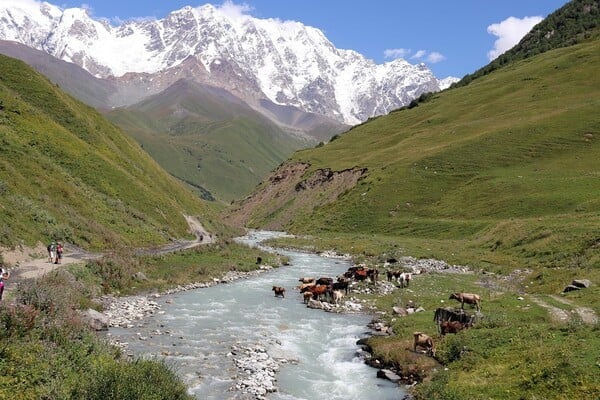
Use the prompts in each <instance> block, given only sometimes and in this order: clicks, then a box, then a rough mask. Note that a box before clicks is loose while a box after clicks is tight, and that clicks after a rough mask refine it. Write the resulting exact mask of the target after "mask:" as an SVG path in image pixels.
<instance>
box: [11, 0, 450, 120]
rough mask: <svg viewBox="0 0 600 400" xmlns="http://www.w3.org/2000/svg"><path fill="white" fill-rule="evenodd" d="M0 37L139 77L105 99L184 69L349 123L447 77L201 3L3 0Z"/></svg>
mask: <svg viewBox="0 0 600 400" xmlns="http://www.w3.org/2000/svg"><path fill="white" fill-rule="evenodd" d="M0 39H1V40H11V41H16V42H19V43H22V44H24V45H26V46H29V47H32V48H35V49H38V50H41V51H44V52H46V53H48V54H50V55H52V56H54V57H57V58H59V59H62V60H65V61H69V62H72V63H75V64H78V65H79V66H81V67H83V68H84V69H86V70H87V71H89V72H90V73H91V74H93V75H95V76H96V77H100V78H107V79H112V80H115V81H117V82H123V83H124V84H125V83H126V84H128V85H132V82H138V83H139V82H143V84H144V85H145V86H144V90H138V91H137V92H138V93H136V94H135V95H131V96H129V97H127V96H123V97H122V98H120V99H114V105H126V104H128V103H130V102H133V101H138V100H140V99H141V97H142V96H143V94H140V93H147V94H154V93H156V92H157V91H158V90H162V89H164V88H165V87H166V86H168V85H169V84H171V83H173V82H174V81H176V80H177V79H178V78H179V77H181V76H186V77H189V76H193V77H194V78H195V79H196V80H198V81H200V82H202V83H207V84H211V85H215V86H219V87H223V88H225V89H227V90H229V91H230V92H232V93H234V94H236V95H237V96H239V97H240V98H242V99H243V100H245V101H247V102H248V104H250V105H252V106H258V105H259V104H261V102H263V101H265V100H268V101H269V102H272V103H275V104H277V105H282V106H294V107H298V108H299V109H301V110H304V111H306V112H310V113H316V114H321V115H325V116H328V117H330V118H333V119H336V120H338V121H341V122H344V123H347V124H356V123H359V122H362V121H364V120H366V119H367V118H369V117H372V116H376V115H381V114H385V113H387V112H389V111H391V110H393V109H396V108H399V107H401V106H403V105H406V104H408V103H409V102H410V101H411V100H412V99H413V98H415V97H418V96H419V95H420V94H422V93H424V92H434V91H439V90H441V89H443V88H445V87H447V86H448V85H449V83H452V81H446V80H443V81H440V80H438V79H436V77H435V76H434V75H433V73H432V72H431V70H429V69H428V68H427V67H426V66H425V65H424V64H418V65H412V64H410V63H408V62H407V61H405V60H403V59H397V60H394V61H392V62H389V63H385V64H376V63H375V62H373V61H372V60H369V59H366V58H365V57H363V56H362V55H361V54H359V53H357V52H355V51H352V50H341V49H337V48H335V46H334V45H333V44H332V43H331V42H330V41H329V40H327V38H326V37H325V36H324V34H323V33H322V32H321V31H320V30H318V29H316V28H312V27H308V26H305V25H303V24H301V23H299V22H292V21H280V20H275V19H257V18H253V17H250V16H247V15H241V14H236V15H233V14H231V13H227V12H225V11H224V9H222V8H216V7H214V6H212V5H209V4H207V5H204V6H201V7H197V8H193V7H184V8H182V9H180V10H177V11H173V12H172V13H171V14H169V15H168V16H167V17H165V18H164V19H159V20H137V21H134V20H132V21H128V22H125V23H122V24H120V25H118V26H113V25H111V24H110V23H109V22H108V21H105V20H96V19H93V18H91V17H90V16H89V15H88V13H87V12H86V10H84V9H80V8H70V9H64V10H63V9H61V8H59V7H57V6H54V5H52V4H49V3H46V2H44V3H38V2H36V1H33V0H27V1H21V0H5V1H3V2H2V4H0ZM130 92H132V91H131V90H130ZM130 94H131V93H130Z"/></svg>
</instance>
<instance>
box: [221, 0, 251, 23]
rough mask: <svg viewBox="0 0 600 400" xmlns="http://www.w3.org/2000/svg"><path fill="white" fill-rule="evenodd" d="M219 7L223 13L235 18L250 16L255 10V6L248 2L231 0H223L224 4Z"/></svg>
mask: <svg viewBox="0 0 600 400" xmlns="http://www.w3.org/2000/svg"><path fill="white" fill-rule="evenodd" d="M217 8H218V9H219V10H220V11H221V12H222V13H223V14H225V15H227V16H228V17H229V18H231V19H233V20H240V19H246V18H248V17H249V16H250V15H249V13H250V11H252V10H253V8H252V7H251V6H249V5H248V4H246V3H242V4H235V3H234V2H233V1H231V0H226V1H225V2H223V4H221V6H219V7H217Z"/></svg>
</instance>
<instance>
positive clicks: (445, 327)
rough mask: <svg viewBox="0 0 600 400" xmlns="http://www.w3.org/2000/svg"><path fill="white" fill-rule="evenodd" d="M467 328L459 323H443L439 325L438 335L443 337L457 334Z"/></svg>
mask: <svg viewBox="0 0 600 400" xmlns="http://www.w3.org/2000/svg"><path fill="white" fill-rule="evenodd" d="M466 327H467V325H466V324H463V323H462V322H460V321H443V322H442V323H441V324H440V335H442V336H444V335H446V334H447V333H458V332H460V331H462V330H463V329H465V328H466Z"/></svg>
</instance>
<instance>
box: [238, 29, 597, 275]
mask: <svg viewBox="0 0 600 400" xmlns="http://www.w3.org/2000/svg"><path fill="white" fill-rule="evenodd" d="M594 37H598V35H594ZM598 70H600V41H599V40H588V41H587V42H584V43H581V44H578V45H575V46H571V47H563V48H559V49H556V50H552V51H548V52H545V53H543V54H539V55H536V56H532V57H529V58H527V59H524V60H521V61H518V62H515V63H513V64H510V65H506V66H504V67H503V68H501V69H498V70H496V71H494V72H493V73H489V74H487V75H485V76H482V77H480V78H479V79H477V80H473V81H472V82H471V83H470V84H469V85H468V86H463V87H459V88H454V89H450V90H447V91H444V92H442V93H438V94H435V95H432V96H429V97H428V99H427V100H426V101H422V102H420V103H418V105H417V106H416V107H412V108H410V109H403V110H399V111H396V112H392V113H391V114H389V115H387V116H384V117H380V118H376V119H372V120H370V121H368V122H366V123H364V124H362V125H360V126H357V127H355V128H353V129H351V130H350V131H348V132H347V133H345V134H343V135H341V136H340V137H339V138H338V139H337V140H334V141H332V142H330V143H329V144H327V145H326V146H323V147H319V148H315V149H310V150H306V151H300V152H298V153H296V154H295V155H294V157H293V158H292V159H291V160H290V161H289V162H288V163H287V164H286V165H285V166H283V167H282V168H281V169H280V170H279V171H277V172H276V173H275V174H274V177H277V179H275V178H274V177H272V178H271V179H270V180H269V181H268V182H265V183H264V184H263V185H262V186H261V188H260V190H259V191H257V192H256V193H254V194H253V195H252V196H249V197H248V198H246V199H244V200H243V201H242V202H240V203H239V204H237V205H236V206H235V207H234V208H233V209H232V210H231V213H230V215H229V218H230V219H231V220H232V221H236V222H238V223H245V224H247V225H250V226H254V227H261V226H263V227H264V226H266V227H269V228H275V229H286V230H289V231H292V232H313V233H317V234H318V235H320V236H321V237H326V236H333V235H336V234H337V233H340V232H343V233H344V234H351V235H354V236H359V235H361V237H378V238H379V239H375V241H379V242H380V244H381V246H384V245H383V242H384V241H385V240H383V239H382V238H383V237H387V238H394V239H386V240H387V241H388V242H395V243H400V244H401V246H403V247H407V248H408V249H409V254H413V255H417V256H432V257H437V258H442V259H447V260H449V261H453V262H462V263H468V264H470V265H474V266H482V267H494V266H499V267H500V266H511V267H516V266H524V265H547V266H565V265H567V266H569V265H575V266H591V265H596V266H598V265H600V251H599V249H600V196H599V194H600V179H599V178H600V176H599V172H600V168H599V164H598V160H599V159H600V144H599V140H600V113H598V110H599V109H600V75H599V74H598ZM295 163H306V164H309V165H310V167H309V168H308V170H307V171H306V172H304V171H303V170H302V171H301V173H298V174H297V175H296V176H293V177H290V176H288V177H287V178H286V179H281V174H282V171H284V170H286V168H288V169H290V168H291V166H292V165H294V164H295ZM353 168H354V169H355V170H359V169H366V170H367V172H366V174H365V175H364V176H362V177H361V178H360V180H359V181H358V184H356V185H354V184H351V185H350V184H349V185H348V186H347V187H345V188H343V190H340V186H339V185H337V186H336V185H334V184H333V183H331V185H329V186H328V182H327V181H326V180H325V181H324V180H323V179H321V180H320V182H321V183H322V184H317V185H315V184H314V183H311V182H314V181H318V179H315V176H317V173H319V174H321V175H322V170H324V169H331V170H332V171H344V170H350V169H353ZM300 170H301V169H300ZM286 173H287V172H286ZM338 181H339V182H341V180H338ZM330 182H335V179H333V178H331V179H330ZM283 185H285V187H284V186H283ZM332 187H335V190H336V191H337V192H339V193H341V194H340V195H339V196H337V195H336V197H335V199H333V200H335V201H333V200H331V199H329V197H328V196H329V194H328V190H333V189H330V188H332ZM259 199H260V201H259ZM323 199H328V200H326V201H324V200H323ZM307 204H309V205H310V206H307Z"/></svg>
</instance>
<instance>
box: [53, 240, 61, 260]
mask: <svg viewBox="0 0 600 400" xmlns="http://www.w3.org/2000/svg"><path fill="white" fill-rule="evenodd" d="M62 256H63V246H62V244H60V243H58V244H57V245H56V261H55V262H54V264H60V262H61V260H62Z"/></svg>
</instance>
